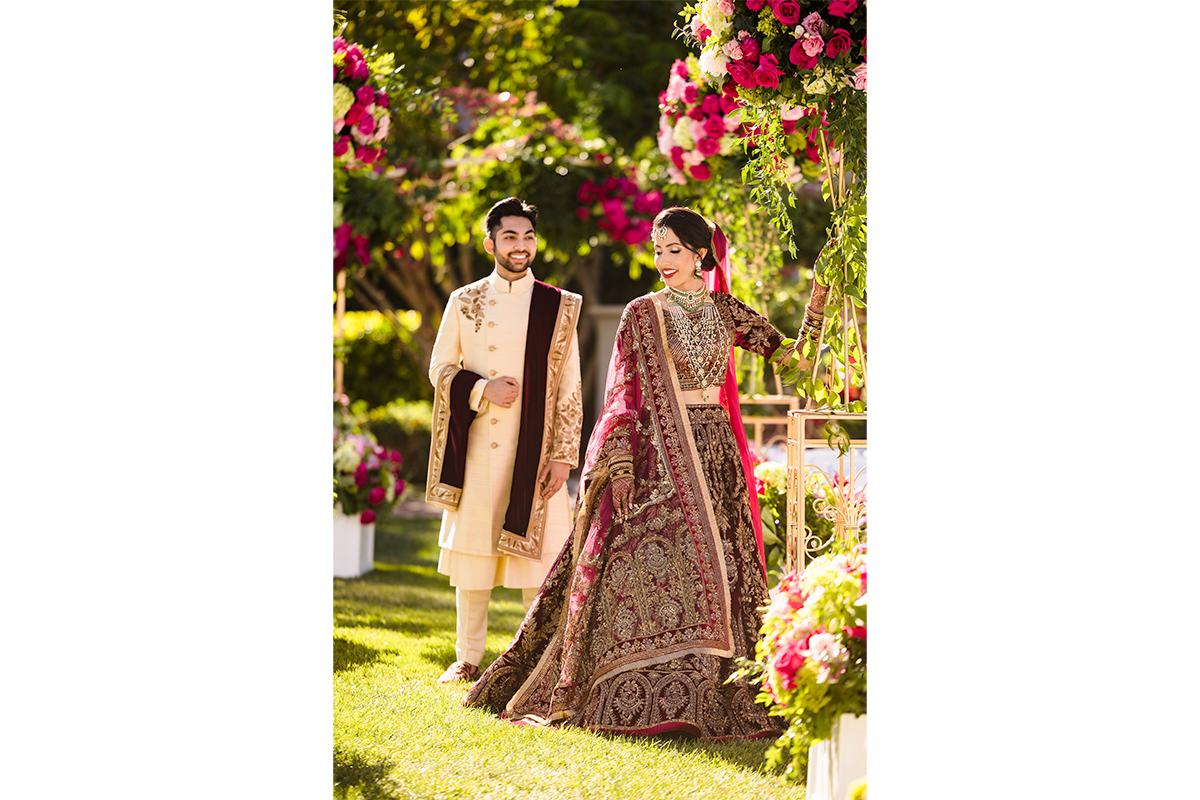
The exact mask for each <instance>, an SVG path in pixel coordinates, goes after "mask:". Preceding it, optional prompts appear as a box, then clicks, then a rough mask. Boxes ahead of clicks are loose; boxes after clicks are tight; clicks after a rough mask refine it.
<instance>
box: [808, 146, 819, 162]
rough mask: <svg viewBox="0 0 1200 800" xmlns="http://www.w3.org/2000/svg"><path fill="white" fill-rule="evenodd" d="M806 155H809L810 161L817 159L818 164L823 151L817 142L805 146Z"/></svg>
mask: <svg viewBox="0 0 1200 800" xmlns="http://www.w3.org/2000/svg"><path fill="white" fill-rule="evenodd" d="M804 155H806V156H808V160H809V161H815V162H816V163H818V164H820V163H821V151H820V150H819V149H818V148H817V146H816V145H815V144H810V145H809V146H808V147H806V148H804Z"/></svg>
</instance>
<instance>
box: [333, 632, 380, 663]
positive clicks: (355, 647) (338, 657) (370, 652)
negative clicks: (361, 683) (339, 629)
mask: <svg viewBox="0 0 1200 800" xmlns="http://www.w3.org/2000/svg"><path fill="white" fill-rule="evenodd" d="M382 652H383V651H382V650H377V649H376V648H374V647H367V646H366V645H365V644H359V643H358V642H352V641H350V640H349V639H342V638H340V637H336V636H335V637H334V639H333V671H334V672H342V671H344V670H348V669H354V668H355V667H361V666H364V665H366V664H373V663H375V662H376V661H378V660H379V656H380V654H381V653H382Z"/></svg>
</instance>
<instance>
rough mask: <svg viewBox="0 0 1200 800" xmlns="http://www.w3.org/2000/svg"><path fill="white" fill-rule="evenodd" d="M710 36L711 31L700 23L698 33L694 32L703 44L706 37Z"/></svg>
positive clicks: (706, 39)
mask: <svg viewBox="0 0 1200 800" xmlns="http://www.w3.org/2000/svg"><path fill="white" fill-rule="evenodd" d="M710 36H712V31H710V30H709V29H708V28H707V27H706V26H704V25H701V26H700V31H699V33H697V34H696V38H697V39H699V40H700V43H701V44H703V43H704V42H707V41H708V37H710Z"/></svg>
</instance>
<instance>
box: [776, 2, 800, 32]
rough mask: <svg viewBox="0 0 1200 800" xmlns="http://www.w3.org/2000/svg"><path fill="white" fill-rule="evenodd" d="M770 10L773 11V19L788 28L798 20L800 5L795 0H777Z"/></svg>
mask: <svg viewBox="0 0 1200 800" xmlns="http://www.w3.org/2000/svg"><path fill="white" fill-rule="evenodd" d="M772 10H773V11H774V12H775V19H777V20H779V21H780V22H782V23H783V24H784V25H785V26H787V27H789V28H790V27H792V26H793V25H796V24H797V23H799V22H800V6H799V5H797V4H796V2H795V0H779V2H778V3H776V4H775V7H774V8H773V9H772Z"/></svg>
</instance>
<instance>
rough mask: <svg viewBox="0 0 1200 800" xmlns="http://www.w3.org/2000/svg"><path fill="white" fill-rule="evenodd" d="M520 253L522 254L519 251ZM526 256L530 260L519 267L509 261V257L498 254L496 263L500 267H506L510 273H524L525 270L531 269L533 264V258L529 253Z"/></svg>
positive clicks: (526, 260)
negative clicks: (530, 266)
mask: <svg viewBox="0 0 1200 800" xmlns="http://www.w3.org/2000/svg"><path fill="white" fill-rule="evenodd" d="M518 252H520V251H518ZM510 255H511V254H510ZM526 255H529V258H527V259H525V263H524V264H520V265H517V264H513V263H512V262H511V261H509V260H508V256H502V255H500V254H499V253H497V254H496V263H497V264H499V265H500V266H502V267H504V268H505V269H506V270H508V271H509V272H517V273H520V272H524V271H525V270H527V269H529V265H530V263H532V262H533V256H532V255H531V254H529V253H526Z"/></svg>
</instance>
